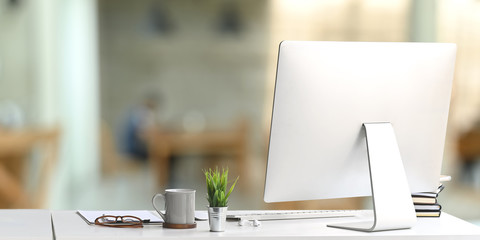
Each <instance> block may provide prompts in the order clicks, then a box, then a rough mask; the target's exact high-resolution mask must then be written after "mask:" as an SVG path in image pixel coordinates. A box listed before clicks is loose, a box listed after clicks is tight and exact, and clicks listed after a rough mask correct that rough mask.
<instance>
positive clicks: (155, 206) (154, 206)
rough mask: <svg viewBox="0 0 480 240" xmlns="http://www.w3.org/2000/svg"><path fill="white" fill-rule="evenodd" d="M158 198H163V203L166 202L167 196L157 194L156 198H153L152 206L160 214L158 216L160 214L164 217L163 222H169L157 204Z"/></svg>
mask: <svg viewBox="0 0 480 240" xmlns="http://www.w3.org/2000/svg"><path fill="white" fill-rule="evenodd" d="M157 197H161V198H162V199H163V201H164V202H165V195H163V194H161V193H157V194H155V196H153V198H152V205H153V208H155V210H156V211H157V212H158V214H160V217H162V219H163V221H165V222H167V217H166V216H165V214H164V213H162V211H161V210H160V209H159V208H158V207H157V205H156V204H155V199H156V198H157Z"/></svg>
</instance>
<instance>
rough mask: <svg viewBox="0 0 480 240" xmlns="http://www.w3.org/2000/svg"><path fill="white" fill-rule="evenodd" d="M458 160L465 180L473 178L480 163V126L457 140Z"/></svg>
mask: <svg viewBox="0 0 480 240" xmlns="http://www.w3.org/2000/svg"><path fill="white" fill-rule="evenodd" d="M457 152H458V157H459V158H458V159H459V160H460V163H461V164H462V170H463V171H464V174H465V176H464V178H467V180H468V178H471V177H472V175H473V174H475V173H474V172H473V171H474V165H475V164H476V163H477V162H478V161H480V126H478V125H477V126H475V127H473V128H472V129H470V130H468V131H467V132H465V133H463V134H461V135H460V136H459V138H458V140H457Z"/></svg>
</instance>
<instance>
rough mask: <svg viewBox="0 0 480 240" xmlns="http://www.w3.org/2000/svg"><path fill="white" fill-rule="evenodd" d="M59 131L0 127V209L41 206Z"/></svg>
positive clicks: (55, 158)
mask: <svg viewBox="0 0 480 240" xmlns="http://www.w3.org/2000/svg"><path fill="white" fill-rule="evenodd" d="M59 134H60V133H59V130H58V129H57V128H55V129H51V130H8V131H6V130H2V129H0V208H43V207H45V203H46V200H47V194H48V186H49V185H50V181H49V180H50V177H51V175H52V170H53V168H54V166H55V164H56V162H57V156H58V139H59Z"/></svg>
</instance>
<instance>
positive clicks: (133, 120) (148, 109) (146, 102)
mask: <svg viewBox="0 0 480 240" xmlns="http://www.w3.org/2000/svg"><path fill="white" fill-rule="evenodd" d="M158 106H159V96H158V95H157V94H149V95H146V96H145V98H144V99H143V100H142V102H141V103H140V104H137V105H136V106H134V107H133V108H132V109H131V110H130V111H129V112H128V115H127V118H126V123H125V125H124V129H123V134H122V135H123V139H122V141H121V142H122V151H123V152H124V153H125V154H127V155H128V156H130V157H131V158H133V159H134V160H140V161H146V160H147V159H148V157H149V156H148V147H147V131H150V130H153V129H156V128H157V123H158V121H157V120H158V118H157V116H158Z"/></svg>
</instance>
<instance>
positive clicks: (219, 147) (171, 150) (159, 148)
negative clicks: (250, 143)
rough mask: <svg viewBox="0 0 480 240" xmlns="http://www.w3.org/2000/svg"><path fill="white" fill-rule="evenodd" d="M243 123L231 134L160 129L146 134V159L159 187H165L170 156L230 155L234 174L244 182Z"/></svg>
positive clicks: (244, 130)
mask: <svg viewBox="0 0 480 240" xmlns="http://www.w3.org/2000/svg"><path fill="white" fill-rule="evenodd" d="M247 132H248V125H247V122H246V120H241V121H239V123H238V124H237V126H236V127H235V128H234V129H232V130H225V131H205V132H198V133H188V132H169V131H165V130H160V129H153V130H151V131H149V136H147V142H148V151H149V157H150V161H151V164H152V166H153V167H154V169H155V172H156V174H157V182H158V184H159V185H160V186H161V187H165V186H167V184H168V179H169V171H170V170H171V169H170V159H171V158H172V156H182V155H189V154H192V153H193V154H199V155H202V156H215V155H227V154H228V155H231V156H233V157H234V159H235V161H236V167H237V168H236V171H238V174H239V175H240V177H241V178H245V179H248V176H246V174H248V171H247V169H246V164H247V163H246V160H247V159H246V157H247V140H248V139H247V138H248V137H247V135H248V134H247Z"/></svg>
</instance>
